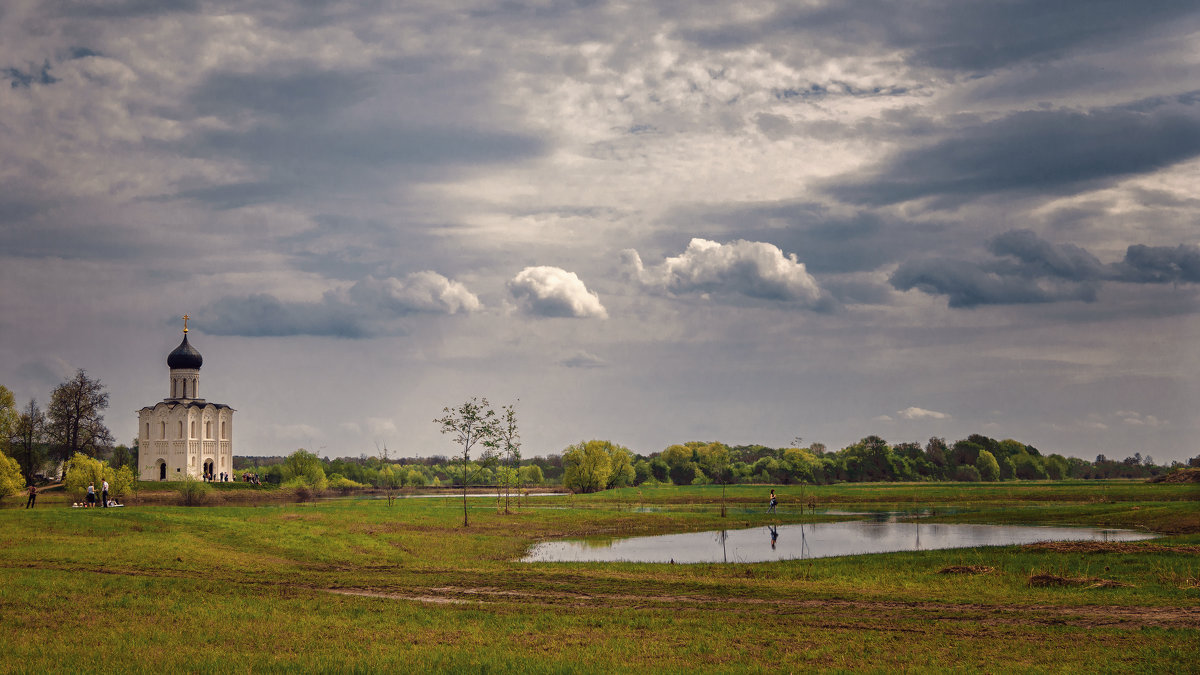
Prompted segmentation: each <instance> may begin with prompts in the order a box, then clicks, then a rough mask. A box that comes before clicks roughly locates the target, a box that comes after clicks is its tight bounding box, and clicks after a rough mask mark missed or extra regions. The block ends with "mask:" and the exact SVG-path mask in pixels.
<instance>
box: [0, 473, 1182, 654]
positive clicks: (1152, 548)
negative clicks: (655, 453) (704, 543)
mask: <svg viewBox="0 0 1200 675" xmlns="http://www.w3.org/2000/svg"><path fill="white" fill-rule="evenodd" d="M1164 487H1168V488H1170V487H1177V486H1163V485H1153V486H1148V485H1144V484H1137V483H1117V484H1110V485H1098V486H1093V485H1087V484H1084V485H1079V484H1062V485H1053V484H1049V485H1048V484H1044V483H1042V484H1038V483H1030V484H1003V485H1000V486H980V485H979V484H974V485H966V486H958V485H946V484H925V485H912V484H910V485H895V484H888V485H875V486H870V485H855V486H834V487H829V488H817V489H816V492H817V496H818V501H819V505H820V506H836V507H838V508H839V509H842V510H854V508H857V507H867V506H875V507H880V506H883V507H890V505H902V506H904V507H905V508H921V509H926V508H928V509H941V510H942V511H943V512H944V513H939V514H938V516H937V518H938V519H945V520H959V521H967V522H1034V523H1036V522H1045V523H1056V524H1057V523H1070V524H1080V525H1087V524H1100V525H1109V524H1113V521H1114V520H1120V521H1121V524H1123V525H1125V526H1130V527H1142V528H1149V529H1155V526H1156V525H1159V524H1162V523H1164V522H1165V523H1171V524H1172V525H1171V528H1174V529H1173V530H1172V531H1176V532H1180V534H1175V535H1172V536H1167V537H1164V538H1161V539H1157V540H1154V541H1153V542H1147V543H1145V544H1130V545H1125V546H1123V547H1116V546H1114V547H1107V548H1105V547H1104V546H1092V547H1090V548H1089V547H1084V548H1080V549H1077V550H1056V549H1053V548H1046V547H1040V548H1039V547H1003V548H981V549H962V550H953V551H922V552H914V553H898V554H888V555H876V556H852V557H844V558H829V559H820V560H804V561H790V562H778V563H758V564H733V565H645V564H628V563H603V564H600V563H586V564H584V563H572V564H525V563H519V562H514V561H515V560H517V559H518V558H519V557H520V556H521V555H522V554H523V553H524V551H525V550H527V548H528V547H529V546H530V545H531V544H532V543H534V542H536V541H539V540H543V539H549V538H555V537H579V536H624V535H629V534H650V533H661V532H678V531H694V530H705V529H720V528H728V527H745V526H755V525H764V524H766V523H768V522H785V523H786V522H811V521H812V520H814V519H817V518H822V516H813V515H810V514H808V513H801V509H800V508H799V507H800V505H801V504H802V503H803V504H805V505H806V504H807V500H808V499H809V498H810V497H811V496H812V493H813V492H814V489H813V488H811V487H809V488H803V494H802V489H801V488H800V487H799V486H788V487H784V488H778V490H779V493H780V497H781V509H780V513H779V514H778V515H777V516H768V515H766V514H765V513H764V512H763V511H764V508H763V506H764V504H763V502H764V499H763V497H764V495H765V492H766V490H765V489H763V488H761V487H759V486H753V487H751V486H737V487H731V488H729V489H728V490H727V499H729V500H730V503H731V504H732V505H733V506H732V508H731V510H730V512H729V517H728V518H721V517H720V515H719V510H718V509H717V508H716V507H715V500H719V495H720V488H719V487H713V486H706V487H692V488H666V487H664V488H648V489H642V490H640V491H639V490H637V489H636V488H635V489H630V490H627V491H622V492H609V493H602V494H599V495H586V496H585V495H579V496H573V497H539V498H536V499H531V500H528V501H526V502H525V504H524V506H523V507H522V508H521V509H520V510H519V511H518V512H517V513H514V514H508V515H506V514H503V513H499V512H498V511H497V508H496V500H495V499H494V498H473V499H472V501H471V505H472V508H471V523H472V524H471V527H470V528H467V529H464V528H462V527H461V518H462V513H461V502H456V501H454V500H452V499H410V500H401V501H397V502H396V503H395V505H393V506H390V507H389V506H388V505H387V503H386V501H384V500H366V499H363V500H353V499H351V500H342V501H329V502H318V503H307V504H292V503H273V504H271V503H269V504H263V505H257V506H221V507H211V508H184V507H175V506H144V507H127V508H124V509H110V510H107V511H105V510H99V509H97V510H91V511H80V510H72V509H69V508H62V507H61V506H60V507H57V508H42V509H37V510H34V511H22V510H16V509H5V510H2V511H0V544H2V547H0V618H2V619H3V620H2V621H0V644H2V645H3V646H4V647H5V650H4V651H5V653H6V654H8V655H9V656H8V657H6V658H5V659H4V660H3V661H0V670H4V671H6V672H44V671H47V670H50V671H59V670H68V669H69V670H81V669H84V670H86V669H104V670H118V671H161V670H163V669H167V670H188V671H198V672H210V671H211V672H215V671H222V672H225V671H251V670H254V671H264V670H265V671H285V670H296V669H305V670H326V671H335V672H343V671H347V670H363V671H374V670H384V669H389V670H396V669H400V670H406V671H411V670H416V669H421V670H467V671H483V670H521V671H529V672H564V671H626V670H649V671H677V672H682V671H695V670H698V669H703V670H712V671H731V672H733V671H737V672H745V671H750V672H754V671H772V672H776V671H780V670H800V669H808V668H817V669H827V670H828V669H833V670H836V669H865V670H895V669H917V670H945V669H954V668H961V669H965V670H986V671H990V672H997V671H1009V670H1030V669H1032V670H1063V671H1088V672H1117V671H1120V672H1129V671H1146V672H1184V671H1186V670H1187V669H1188V668H1194V667H1195V663H1196V662H1197V661H1196V660H1197V658H1200V648H1198V647H1197V645H1198V644H1200V582H1198V581H1197V577H1200V555H1198V552H1200V533H1197V532H1198V529H1197V527H1198V526H1200V502H1197V501H1196V499H1197V497H1200V494H1198V493H1197V491H1196V488H1195V487H1191V490H1190V491H1189V490H1162V488H1164ZM1184 487H1189V486H1184ZM639 506H641V507H643V508H637V507H639ZM646 506H653V507H654V508H653V509H647V508H644V507H646ZM1135 507H1136V508H1135ZM1164 513H1165V514H1168V515H1166V516H1164ZM825 517H827V516H825ZM1159 531H1162V530H1159ZM955 567H957V568H962V569H961V570H959V571H960V572H963V570H965V572H963V573H946V572H945V570H947V568H955ZM1037 575H1049V578H1057V579H1062V580H1064V583H1065V585H1048V586H1041V585H1034V584H1031V581H1032V580H1034V579H1035V577H1037ZM1037 578H1041V577H1037ZM1081 580H1082V581H1081ZM1099 581H1106V582H1110V583H1108V584H1101V583H1099Z"/></svg>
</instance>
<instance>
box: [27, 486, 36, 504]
mask: <svg viewBox="0 0 1200 675" xmlns="http://www.w3.org/2000/svg"><path fill="white" fill-rule="evenodd" d="M36 501H37V488H35V487H34V486H32V485H30V486H29V501H27V502H25V508H27V509H32V508H33V503H34V502H36Z"/></svg>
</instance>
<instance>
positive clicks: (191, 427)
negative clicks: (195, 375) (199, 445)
mask: <svg viewBox="0 0 1200 675" xmlns="http://www.w3.org/2000/svg"><path fill="white" fill-rule="evenodd" d="M185 389H186V387H185ZM195 437H196V420H192V421H191V423H189V424H188V438H195Z"/></svg>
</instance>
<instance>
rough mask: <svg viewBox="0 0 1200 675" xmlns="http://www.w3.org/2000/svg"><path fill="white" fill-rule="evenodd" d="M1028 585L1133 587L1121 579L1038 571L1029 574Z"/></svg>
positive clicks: (1039, 586)
mask: <svg viewBox="0 0 1200 675" xmlns="http://www.w3.org/2000/svg"><path fill="white" fill-rule="evenodd" d="M1029 585H1030V586H1034V587H1037V588H1049V587H1054V586H1072V587H1079V586H1082V587H1084V588H1135V586H1134V585H1133V584H1127V583H1124V582H1121V581H1114V580H1112V579H1101V578H1100V577H1063V576H1059V575H1057V574H1051V573H1050V572H1038V573H1037V574H1031V575H1029Z"/></svg>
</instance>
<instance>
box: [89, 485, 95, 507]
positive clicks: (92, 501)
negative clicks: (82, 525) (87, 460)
mask: <svg viewBox="0 0 1200 675" xmlns="http://www.w3.org/2000/svg"><path fill="white" fill-rule="evenodd" d="M87 505H88V508H91V507H93V506H95V505H96V484H95V483H88V489H87Z"/></svg>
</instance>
